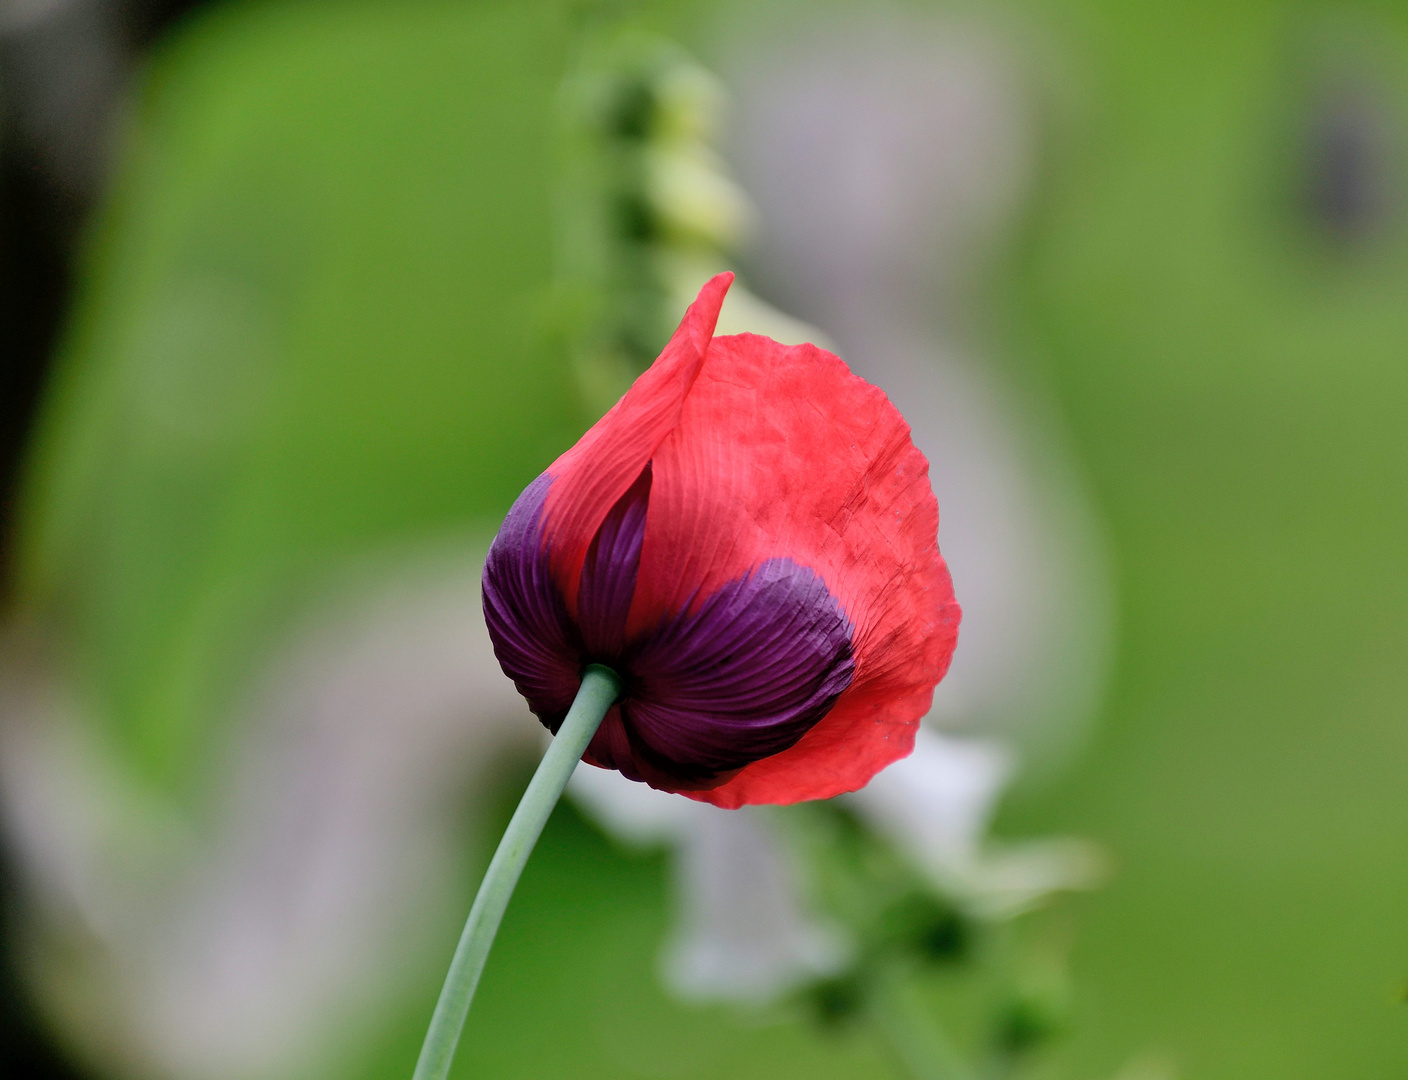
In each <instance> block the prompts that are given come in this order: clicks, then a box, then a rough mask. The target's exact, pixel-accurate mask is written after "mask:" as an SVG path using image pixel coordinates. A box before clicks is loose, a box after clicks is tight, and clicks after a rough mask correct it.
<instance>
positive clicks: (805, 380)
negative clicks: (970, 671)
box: [623, 334, 959, 806]
mask: <svg viewBox="0 0 1408 1080" xmlns="http://www.w3.org/2000/svg"><path fill="white" fill-rule="evenodd" d="M653 460H654V464H653V474H654V479H653V484H652V488H651V497H650V508H649V510H648V511H647V515H646V528H645V541H644V545H643V548H642V551H641V562H640V572H639V575H638V577H637V585H636V595H635V600H634V602H633V604H632V607H631V616H630V622H629V626H628V634H629V633H633V632H636V631H638V630H644V629H646V628H648V627H649V626H650V625H652V624H653V623H654V622H655V621H656V620H657V619H658V618H659V617H660V616H661V615H662V614H665V613H669V612H675V611H679V610H681V609H683V608H686V607H694V606H697V605H698V604H699V603H701V602H702V601H703V599H704V598H706V597H707V596H708V595H709V594H711V593H712V592H713V591H714V590H715V589H717V588H718V587H719V586H720V585H722V584H723V583H724V582H726V581H728V580H730V579H732V578H736V577H738V576H740V575H742V574H743V573H745V572H747V571H748V570H749V569H751V568H752V567H754V566H757V565H758V564H759V563H761V562H762V561H763V560H765V559H768V558H773V557H786V558H790V559H792V560H794V561H795V562H798V563H801V564H802V565H804V566H809V567H811V568H812V569H813V570H815V571H817V573H819V574H820V576H821V577H822V579H823V580H824V581H825V582H826V584H827V587H828V588H829V589H830V590H831V592H832V594H833V595H834V596H835V597H836V598H837V600H838V601H839V602H840V604H841V606H842V608H843V609H844V610H845V612H846V614H847V616H848V617H849V619H850V620H851V623H852V628H853V634H852V641H853V644H854V648H855V653H856V662H857V667H856V676H855V679H854V681H853V682H852V684H851V686H850V688H849V689H848V690H847V691H846V692H845V693H844V694H843V695H842V696H841V698H840V700H839V701H838V702H837V704H836V706H835V708H833V709H832V711H831V712H830V713H829V714H828V715H827V716H826V717H824V718H823V719H822V720H821V722H820V723H818V724H817V726H816V727H815V728H813V729H812V730H811V731H810V732H808V734H807V735H806V736H804V737H803V738H802V740H801V741H800V742H798V743H797V745H796V746H794V747H792V748H791V749H789V750H786V751H783V752H782V753H780V754H776V755H774V756H773V757H771V758H766V759H764V760H762V761H759V762H755V763H754V764H752V765H749V766H747V767H746V768H744V769H743V770H742V771H741V772H740V773H739V774H738V775H737V776H736V777H734V778H733V779H732V780H730V781H728V782H727V783H725V784H723V785H721V786H720V787H717V788H714V789H713V790H711V791H704V792H695V793H691V795H692V797H694V798H698V799H702V800H705V801H708V802H713V803H716V804H717V805H720V806H738V805H742V804H743V803H753V802H796V801H800V800H802V799H813V798H826V797H829V796H831V795H835V794H839V793H840V792H842V791H850V790H854V789H855V788H858V787H861V786H863V785H864V784H865V783H866V782H867V781H868V780H869V779H870V777H871V776H873V775H874V774H875V773H876V772H877V771H879V769H881V768H883V767H884V766H885V765H887V764H889V763H890V762H891V761H894V760H896V759H897V758H900V757H903V756H904V755H905V754H907V753H909V751H910V749H911V748H912V746H913V740H914V730H915V728H916V727H917V725H918V722H919V718H920V717H921V716H922V715H923V714H924V713H925V712H926V711H927V710H928V708H929V702H930V699H931V697H932V694H933V687H934V685H935V684H936V683H937V682H938V681H939V679H940V678H941V677H942V676H943V674H944V672H945V671H946V670H947V667H948V661H949V658H950V656H951V655H952V653H953V646H954V643H955V641H956V638H957V631H958V619H959V611H958V605H957V604H956V603H955V602H954V599H953V587H952V584H951V582H950V580H949V575H948V568H947V567H946V566H945V565H944V561H943V558H942V556H941V555H940V554H939V549H938V538H937V534H938V505H937V503H936V502H935V500H934V494H933V490H932V488H931V487H930V485H929V476H928V471H929V466H928V462H927V461H925V459H924V456H923V455H922V454H921V453H920V452H919V451H918V449H916V448H915V446H914V444H913V442H912V440H911V439H910V434H909V426H908V425H907V424H906V423H905V422H904V419H903V417H901V416H900V414H899V411H898V410H897V409H895V407H894V406H893V405H892V404H891V403H890V401H889V399H888V398H886V397H885V395H884V393H883V392H882V391H880V390H879V389H878V388H877V387H874V386H871V385H870V384H869V383H867V382H865V381H864V380H863V379H861V378H859V377H858V376H856V375H854V374H852V373H851V371H850V370H849V369H848V368H847V367H846V365H845V364H844V363H843V362H842V361H841V360H840V359H839V358H838V357H836V356H833V355H832V354H831V353H829V352H826V351H825V350H823V349H819V348H817V347H816V346H814V345H801V346H795V347H789V346H783V345H779V344H778V343H777V342H775V341H772V340H771V339H769V338H764V337H758V336H756V335H753V334H740V335H737V336H733V337H720V338H715V339H714V341H713V343H712V345H711V346H710V347H709V351H708V356H707V358H706V360H705V362H704V364H703V366H702V368H701V369H700V370H699V373H698V376H697V378H696V379H695V381H694V385H693V388H692V389H691V390H690V391H689V393H688V396H687V397H686V398H685V401H684V406H683V409H682V410H681V412H680V415H679V421H678V423H677V425H676V426H675V427H674V428H673V430H671V431H670V432H669V433H668V435H667V436H666V437H665V438H664V440H663V441H661V442H660V444H659V446H658V448H657V449H656V451H655V454H654V459H653ZM623 490H624V489H623Z"/></svg>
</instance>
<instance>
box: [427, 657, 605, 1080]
mask: <svg viewBox="0 0 1408 1080" xmlns="http://www.w3.org/2000/svg"><path fill="white" fill-rule="evenodd" d="M620 692H621V680H620V678H619V677H618V676H617V675H616V673H615V672H614V671H612V670H611V669H610V668H607V667H602V666H601V665H600V664H592V665H591V666H590V667H588V668H587V670H586V671H585V672H583V673H582V686H581V689H579V690H578V691H577V699H576V700H575V701H573V702H572V708H571V709H569V710H568V712H567V717H566V719H564V720H563V721H562V726H561V727H560V728H558V730H557V736H556V738H554V739H553V741H552V745H551V746H549V747H548V751H547V753H546V754H544V755H543V760H542V761H541V762H539V763H538V771H537V772H535V773H534V774H533V779H532V781H531V782H530V783H529V784H528V790H527V791H525V792H524V793H523V798H522V799H520V800H519V803H518V809H517V810H515V811H514V812H513V819H512V820H511V821H510V822H509V823H508V828H507V829H505V830H504V838H503V839H502V840H500V841H499V847H498V850H497V851H495V852H494V858H493V860H492V861H491V862H490V863H489V869H488V870H487V871H485V873H484V880H483V881H482V882H480V885H479V894H478V895H477V896H475V898H474V906H473V907H472V908H470V911H469V920H468V921H467V922H466V923H465V924H464V931H463V933H461V934H460V943H459V945H457V946H456V947H455V956H454V959H453V960H451V961H450V973H449V974H448V975H446V976H445V986H444V988H443V989H442V990H441V991H440V1000H439V1001H438V1002H436V1004H435V1013H434V1015H433V1016H432V1017H431V1018H430V1030H429V1031H427V1032H426V1035H425V1043H424V1044H423V1045H422V1046H421V1048H420V1059H419V1060H418V1061H417V1062H416V1071H415V1075H414V1077H413V1080H444V1078H445V1077H446V1076H447V1075H448V1074H449V1072H450V1062H452V1061H453V1060H454V1057H455V1047H456V1046H458V1045H459V1041H460V1031H461V1030H462V1029H463V1028H464V1020H465V1017H466V1016H468V1015H469V1004H470V1002H471V1001H473V1000H474V989H475V987H477V986H478V985H479V976H480V975H481V974H482V973H483V971H484V961H485V960H487V959H488V957H489V949H490V947H491V946H492V945H493V944H494V935H495V934H497V933H498V932H499V923H500V921H501V920H502V919H503V917H504V909H505V908H507V907H508V901H509V898H510V897H511V896H512V895H513V889H514V886H516V885H517V884H518V877H519V875H520V874H522V873H523V867H524V865H525V864H526V863H527V862H528V856H529V855H531V854H532V853H533V845H534V844H536V843H537V842H538V837H539V836H540V835H542V831H543V826H544V825H545V824H547V820H548V816H549V815H550V814H551V813H552V811H553V807H555V806H556V805H557V800H558V799H559V798H561V797H562V789H563V788H565V787H566V786H567V781H568V779H569V778H570V777H571V775H572V770H573V769H575V768H576V767H577V762H578V761H579V760H580V759H581V757H582V752H583V751H584V750H586V748H587V743H589V742H591V740H592V736H593V735H595V734H596V729H597V728H598V727H600V726H601V721H602V718H603V717H605V716H606V710H608V709H609V708H611V705H612V703H613V702H614V701H615V700H616V698H617V696H618V695H619V694H620Z"/></svg>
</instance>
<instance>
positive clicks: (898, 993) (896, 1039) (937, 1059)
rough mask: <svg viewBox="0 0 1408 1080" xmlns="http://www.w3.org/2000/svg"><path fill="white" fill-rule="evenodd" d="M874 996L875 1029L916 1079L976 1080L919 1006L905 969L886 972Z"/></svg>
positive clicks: (880, 978) (880, 979) (879, 980)
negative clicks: (908, 983) (912, 992)
mask: <svg viewBox="0 0 1408 1080" xmlns="http://www.w3.org/2000/svg"><path fill="white" fill-rule="evenodd" d="M872 994H873V999H872V1004H871V1016H872V1018H873V1020H874V1022H875V1026H876V1028H877V1029H878V1030H879V1032H880V1034H881V1036H882V1037H883V1038H884V1040H885V1043H886V1045H887V1046H888V1047H889V1049H890V1052H891V1053H892V1054H893V1055H894V1056H895V1059H896V1060H897V1061H898V1063H899V1065H900V1067H901V1068H902V1069H903V1070H904V1071H905V1073H906V1074H907V1075H908V1076H909V1077H911V1078H912V1080H973V1073H972V1070H970V1069H969V1068H968V1066H967V1065H966V1064H965V1063H964V1061H963V1059H962V1057H960V1056H959V1054H958V1051H957V1050H956V1049H955V1048H954V1047H953V1045H952V1044H951V1043H950V1042H949V1041H948V1039H947V1038H945V1037H944V1034H943V1032H942V1031H941V1030H940V1029H939V1028H938V1027H937V1026H936V1025H935V1024H934V1022H933V1021H932V1020H931V1019H930V1018H929V1017H928V1016H927V1015H925V1013H924V1012H923V1010H921V1009H920V1008H919V1006H918V1005H917V1004H916V1003H915V1001H914V998H913V996H912V995H911V994H910V992H909V987H908V986H907V985H906V979H905V973H904V971H903V970H902V969H900V968H897V967H895V966H893V965H889V966H887V969H886V970H882V971H881V972H880V973H879V974H878V978H877V985H876V986H875V987H874V989H873V991H872Z"/></svg>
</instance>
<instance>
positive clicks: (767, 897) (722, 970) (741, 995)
mask: <svg viewBox="0 0 1408 1080" xmlns="http://www.w3.org/2000/svg"><path fill="white" fill-rule="evenodd" d="M567 790H568V794H569V795H570V796H571V797H572V799H573V801H574V802H575V803H576V804H577V805H578V806H579V807H580V808H581V809H583V810H585V811H586V812H587V813H588V814H589V815H590V816H591V817H592V818H593V819H594V820H595V821H596V822H597V823H598V824H600V825H601V826H602V827H603V828H605V829H606V830H607V832H609V833H610V834H611V835H613V836H614V837H616V838H617V839H618V840H620V841H621V842H623V843H625V844H628V845H632V846H653V845H658V844H668V845H669V846H670V847H671V848H672V849H673V850H672V857H673V865H672V875H673V878H674V913H673V924H672V927H671V933H670V939H669V941H668V942H666V944H665V946H664V948H663V950H662V954H661V974H662V976H663V977H664V979H665V982H666V985H668V986H669V987H670V988H671V989H672V990H673V991H674V992H675V993H676V994H678V995H679V996H681V997H683V998H685V999H687V1000H741V1001H766V1000H768V999H771V998H773V997H776V996H777V995H778V994H780V993H782V992H783V991H785V990H787V989H789V988H791V987H792V986H795V985H796V984H797V983H799V982H801V981H803V980H805V979H808V978H814V977H816V976H818V975H825V974H828V973H829V972H831V971H834V970H835V969H836V968H837V967H838V966H839V964H840V963H841V962H842V961H843V960H844V959H845V956H846V943H845V940H844V939H843V938H842V937H841V936H840V935H839V934H838V933H837V932H836V931H835V930H834V929H832V928H830V927H828V926H826V925H825V924H824V923H823V922H822V921H821V920H819V919H817V918H816V917H815V916H813V915H812V914H811V913H809V912H808V911H807V910H806V907H805V905H804V901H803V899H802V890H801V889H800V888H799V882H798V875H797V869H796V867H794V865H793V857H792V853H791V852H790V851H789V850H788V848H787V846H786V844H785V843H784V842H783V840H782V838H781V837H780V836H779V835H778V832H777V830H776V828H775V827H774V824H773V821H772V819H771V814H770V813H769V811H768V810H767V809H765V808H758V807H745V808H743V809H742V810H720V809H719V808H718V807H717V806H711V805H709V804H708V803H701V802H695V801H694V800H693V799H687V798H684V797H683V796H680V795H670V794H666V793H665V792H662V791H656V790H654V789H653V788H651V787H648V786H647V785H645V784H641V783H636V782H634V781H631V780H627V779H626V778H625V777H624V776H622V775H621V774H620V773H618V772H612V771H608V770H605V769H597V768H593V767H591V766H589V765H582V766H578V768H577V771H576V772H575V773H574V774H573V776H572V780H571V783H570V784H569V785H568V789H567Z"/></svg>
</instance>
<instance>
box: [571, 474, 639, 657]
mask: <svg viewBox="0 0 1408 1080" xmlns="http://www.w3.org/2000/svg"><path fill="white" fill-rule="evenodd" d="M650 476H651V474H650V466H649V465H646V467H645V469H644V470H642V472H641V474H640V476H639V477H637V478H636V482H635V483H634V484H632V485H631V486H630V488H629V489H628V490H627V491H626V493H625V494H624V495H622V496H621V497H620V498H619V499H617V500H616V505H615V506H613V507H612V508H611V511H610V512H609V513H608V514H607V515H606V520H605V521H603V522H602V523H601V528H600V529H598V530H597V534H596V536H595V537H594V538H593V539H592V544H591V547H590V548H588V549H587V561H586V562H585V563H584V564H583V566H582V582H581V588H580V589H579V590H578V592H577V625H578V627H579V628H580V629H581V631H582V642H583V644H584V645H585V646H586V649H587V652H588V654H590V655H591V656H593V657H617V656H620V654H621V652H622V650H623V649H624V648H625V647H626V616H627V615H629V614H630V611H631V600H632V598H633V597H634V596H635V594H636V572H637V571H638V570H639V569H640V549H641V545H642V543H644V541H645V511H646V507H647V506H648V504H649V502H650ZM598 662H599V663H609V661H608V660H605V659H600V660H598Z"/></svg>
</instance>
